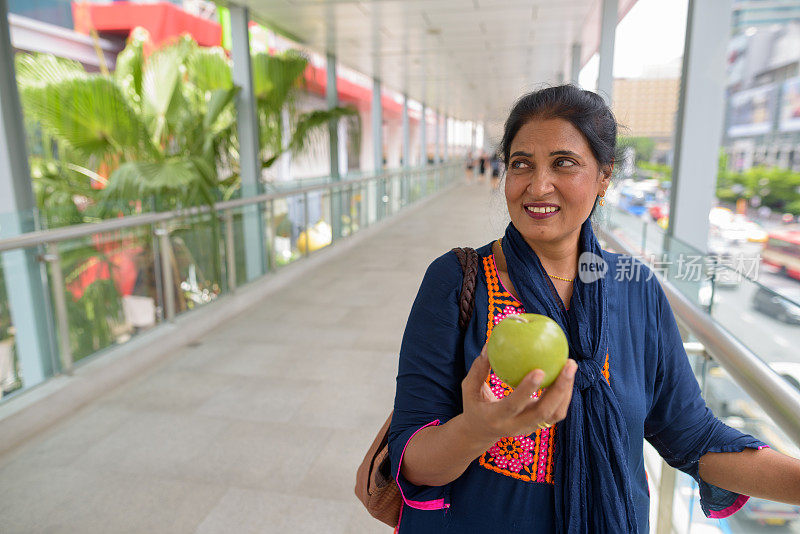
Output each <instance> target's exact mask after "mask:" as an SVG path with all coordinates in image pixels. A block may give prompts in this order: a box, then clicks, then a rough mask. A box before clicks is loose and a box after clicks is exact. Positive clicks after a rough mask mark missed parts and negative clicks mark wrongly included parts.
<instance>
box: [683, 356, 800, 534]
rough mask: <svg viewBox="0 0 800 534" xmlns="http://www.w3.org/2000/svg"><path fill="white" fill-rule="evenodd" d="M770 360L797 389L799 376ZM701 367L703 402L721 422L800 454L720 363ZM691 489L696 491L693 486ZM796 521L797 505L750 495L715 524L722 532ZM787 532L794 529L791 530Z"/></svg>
mask: <svg viewBox="0 0 800 534" xmlns="http://www.w3.org/2000/svg"><path fill="white" fill-rule="evenodd" d="M769 363H770V366H772V367H773V368H774V369H776V371H778V372H779V374H781V375H782V376H784V378H785V379H787V382H789V383H790V384H792V386H793V387H795V388H798V390H800V383H798V382H797V379H798V378H800V377H797V376H796V374H795V373H792V372H791V371H790V370H789V369H787V368H786V367H779V366H777V367H776V364H779V362H778V361H775V362H769ZM794 365H795V366H796V365H797V364H796V363H795V364H794ZM702 370H703V374H702V376H700V377H699V379H700V381H701V384H702V385H703V396H704V398H705V399H706V404H708V406H709V408H711V410H712V411H713V412H714V415H716V416H717V417H718V418H719V419H720V420H721V421H722V422H723V423H725V424H726V425H728V426H730V427H733V428H735V429H737V430H739V431H741V432H744V433H745V434H750V435H752V436H755V437H756V438H758V439H760V440H761V441H763V442H764V443H766V444H767V445H769V446H770V448H772V449H773V450H776V451H778V452H781V453H783V454H787V455H789V456H792V457H794V458H797V457H798V456H800V449H799V448H798V447H797V445H796V444H795V443H794V442H792V440H791V439H790V438H789V437H788V436H787V435H786V434H785V433H784V432H783V431H782V430H781V429H780V427H779V426H778V425H777V424H775V422H774V421H773V420H772V419H771V418H770V417H769V416H768V415H767V414H766V412H764V410H763V409H761V407H760V406H759V405H758V404H757V403H756V402H755V401H754V400H753V399H752V398H751V397H750V396H749V395H748V394H747V393H746V392H745V391H744V390H743V389H742V388H741V387H740V386H739V385H738V384H737V383H736V382H735V381H734V380H733V379H732V378H731V377H730V375H729V374H728V373H727V372H726V371H725V369H724V368H723V367H722V366H721V365H719V364H717V363H716V362H714V361H713V360H706V362H705V365H704V366H703V367H702ZM780 370H783V371H784V372H781V371H780ZM693 489H694V492H695V493H697V490H696V488H693ZM695 501H699V496H695ZM701 516H702V513H701ZM797 520H800V506H793V505H789V504H784V503H779V502H772V501H766V500H764V499H758V498H750V500H748V501H747V503H746V504H745V505H744V506H743V507H742V509H741V510H740V511H739V512H737V513H736V514H734V515H733V516H731V517H729V518H728V519H726V520H719V521H718V523H719V524H720V526H721V528H723V529H727V530H723V532H731V531H733V532H761V531H765V532H766V531H767V529H775V528H776V527H781V526H785V527H788V526H790V522H796V521H797ZM709 521H710V520H709ZM715 522H716V521H715ZM795 524H796V523H795ZM694 531H695V532H700V531H701V530H700V529H699V528H698V529H697V530H694ZM781 531H783V530H781ZM789 531H791V532H794V530H789ZM789 531H787V532H789Z"/></svg>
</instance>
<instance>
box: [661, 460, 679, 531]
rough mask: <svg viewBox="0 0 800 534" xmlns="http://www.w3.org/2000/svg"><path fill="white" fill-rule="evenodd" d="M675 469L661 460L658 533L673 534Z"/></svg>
mask: <svg viewBox="0 0 800 534" xmlns="http://www.w3.org/2000/svg"><path fill="white" fill-rule="evenodd" d="M675 480H676V473H675V469H673V468H672V466H670V465H669V464H667V462H665V461H664V460H661V477H660V479H659V481H658V515H657V516H656V534H672V503H673V499H674V497H675Z"/></svg>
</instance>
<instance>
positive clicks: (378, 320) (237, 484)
mask: <svg viewBox="0 0 800 534" xmlns="http://www.w3.org/2000/svg"><path fill="white" fill-rule="evenodd" d="M494 195H495V196H494V199H493V200H490V197H491V196H492V193H491V192H490V190H489V187H488V185H486V183H485V182H484V183H482V184H477V185H475V184H472V185H458V186H456V187H455V188H453V189H450V190H448V191H447V192H445V193H443V194H441V195H440V196H438V197H437V198H435V199H432V200H431V201H430V202H429V203H427V204H426V205H425V206H422V207H421V208H419V209H416V210H413V211H411V212H407V213H404V214H401V215H400V216H398V217H397V218H396V219H395V220H394V221H392V222H391V223H390V224H389V225H388V226H386V227H384V228H383V229H382V230H381V231H380V232H378V233H377V234H375V235H372V236H370V237H369V238H368V239H366V240H364V241H362V242H361V243H358V244H356V246H355V247H354V248H353V249H352V251H351V252H350V253H349V254H347V255H344V256H339V257H335V258H333V259H331V260H330V261H329V262H327V263H326V264H325V265H323V266H322V267H320V268H317V269H316V270H314V271H312V272H311V273H310V275H309V276H308V277H307V278H306V279H304V280H303V283H302V284H295V285H293V286H290V287H288V288H286V289H283V290H281V291H279V292H276V293H274V294H273V295H272V296H271V297H270V298H269V299H267V300H265V301H264V302H263V304H261V305H259V306H256V307H253V308H252V309H250V310H249V311H248V312H247V313H244V314H242V315H240V316H238V317H236V318H234V319H232V320H230V321H227V322H225V323H223V324H220V325H219V327H218V328H217V329H216V330H214V331H211V332H209V333H208V334H207V335H205V336H204V337H203V338H201V339H199V340H197V342H196V343H195V344H193V345H192V346H190V347H186V348H185V349H183V350H181V351H180V352H179V353H176V354H175V355H173V356H172V357H170V358H169V359H167V360H165V361H164V362H163V363H161V364H159V365H158V366H157V367H156V368H155V369H152V370H150V371H148V372H147V374H146V375H143V376H140V377H138V378H137V379H135V380H134V381H132V382H129V383H128V384H126V385H125V386H123V387H120V388H118V389H117V390H115V391H113V392H112V393H111V394H108V395H106V396H104V397H102V398H100V399H97V400H96V401H94V402H92V403H91V404H90V405H89V406H87V407H86V408H84V409H82V410H81V411H80V412H78V413H76V414H75V415H74V416H73V417H71V418H69V419H68V420H66V421H64V422H62V423H61V424H59V425H58V426H56V427H53V428H51V429H49V430H48V431H47V432H46V433H44V434H42V435H40V436H38V437H36V438H35V439H33V440H31V441H29V442H28V443H27V444H25V445H23V446H22V447H21V448H19V449H17V450H16V451H14V452H13V453H11V454H9V455H7V456H6V457H4V458H0V532H4V533H17V532H25V533H29V532H48V533H52V532H65V533H66V532H68V533H75V532H80V533H94V532H98V533H104V534H105V533H125V532H137V533H138V532H147V533H155V532H158V533H160V532H169V533H182V532H196V533H202V534H207V533H208V534H210V533H226V534H227V533H250V532H254V533H255V532H265V533H272V532H276V533H277V532H292V533H304V532H309V533H312V532H313V533H325V534H336V533H351V534H356V533H357V534H368V533H372V532H375V533H386V532H391V529H389V528H388V527H386V526H385V525H383V524H382V523H379V522H377V521H375V520H373V519H372V518H371V517H370V516H369V515H368V514H367V512H366V511H365V510H364V509H363V508H362V507H361V504H360V503H359V502H358V501H357V499H356V498H355V496H354V494H353V485H354V481H355V473H356V468H357V467H358V465H359V463H360V462H361V460H362V458H363V455H364V453H365V452H366V449H367V447H368V446H369V444H370V443H371V441H372V438H373V437H374V435H375V432H376V431H377V430H378V428H379V427H380V425H381V424H382V423H383V421H384V420H385V418H386V416H387V415H388V412H389V411H390V410H391V407H392V402H393V399H394V380H395V376H396V372H397V353H398V349H399V345H400V339H401V336H402V333H403V328H404V325H405V321H406V318H407V315H408V312H409V310H410V307H411V303H412V301H413V299H414V296H415V294H416V291H417V288H418V287H419V283H420V281H421V279H422V275H423V273H424V272H425V268H426V267H427V266H428V264H429V263H430V261H431V260H433V259H434V258H436V257H437V256H439V255H441V254H442V253H444V252H446V251H447V250H449V249H450V248H452V247H453V246H467V245H469V246H480V245H483V244H485V243H488V242H489V241H490V240H491V239H492V238H493V237H497V236H499V235H500V233H499V232H500V231H501V229H502V220H501V217H502V211H503V209H504V201H503V200H502V198H500V197H498V196H497V193H495V194H494ZM490 221H494V224H493V223H492V222H490Z"/></svg>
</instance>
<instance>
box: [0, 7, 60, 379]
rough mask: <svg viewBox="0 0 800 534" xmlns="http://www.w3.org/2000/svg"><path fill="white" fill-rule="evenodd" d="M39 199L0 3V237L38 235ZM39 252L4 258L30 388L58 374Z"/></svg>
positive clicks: (17, 252)
mask: <svg viewBox="0 0 800 534" xmlns="http://www.w3.org/2000/svg"><path fill="white" fill-rule="evenodd" d="M38 229H39V228H38V224H37V212H36V200H35V197H34V194H33V187H32V184H31V174H30V169H29V168H28V149H27V147H26V146H25V127H24V126H23V122H22V113H21V111H20V102H19V94H18V92H17V81H16V75H15V72H14V49H13V48H12V47H11V39H10V34H9V28H8V6H7V4H6V0H0V238H6V237H13V236H15V235H19V234H22V233H25V232H33V231H35V230H38ZM37 255H38V250H37V249H25V250H14V251H10V252H4V253H2V255H1V256H2V266H3V270H2V274H3V278H4V280H0V282H4V283H5V287H6V294H7V296H8V305H9V308H10V312H11V324H13V325H14V328H15V331H16V333H15V336H14V337H15V340H16V346H17V358H18V360H19V366H20V370H21V373H22V377H21V378H22V380H23V383H24V385H25V386H26V387H30V386H34V385H36V384H39V383H40V382H42V381H44V380H45V379H46V378H48V377H50V376H52V375H53V374H54V373H56V372H58V371H59V366H58V364H57V352H56V344H55V342H54V337H53V332H54V329H53V327H52V321H51V316H50V313H49V306H48V305H47V303H48V302H49V295H48V290H47V287H46V286H45V283H44V279H45V278H44V274H45V273H44V268H43V266H42V264H41V263H39V261H37Z"/></svg>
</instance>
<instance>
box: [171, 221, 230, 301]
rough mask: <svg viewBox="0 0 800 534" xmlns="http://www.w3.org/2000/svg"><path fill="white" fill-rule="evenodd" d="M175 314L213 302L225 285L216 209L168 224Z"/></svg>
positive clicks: (222, 235) (219, 222) (223, 229)
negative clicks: (174, 292) (174, 293)
mask: <svg viewBox="0 0 800 534" xmlns="http://www.w3.org/2000/svg"><path fill="white" fill-rule="evenodd" d="M168 230H169V245H170V250H169V254H170V258H169V259H170V262H171V267H172V280H173V283H174V284H175V291H176V297H177V298H176V300H175V311H176V314H181V313H183V312H186V311H189V310H192V309H194V308H197V307H198V306H203V305H205V304H208V303H210V302H212V301H214V300H215V299H216V298H217V297H218V296H219V295H220V294H221V293H222V288H223V287H224V286H225V284H226V283H225V263H224V259H225V256H224V248H223V247H224V243H225V242H224V235H225V234H224V232H225V228H224V226H223V221H221V220H220V219H219V217H218V215H217V213H216V212H213V213H204V214H201V215H193V216H190V217H181V218H179V219H175V220H173V221H171V222H170V223H169V225H168Z"/></svg>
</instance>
